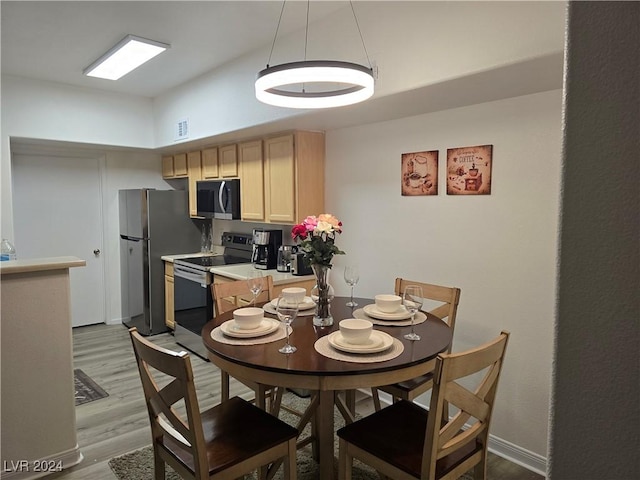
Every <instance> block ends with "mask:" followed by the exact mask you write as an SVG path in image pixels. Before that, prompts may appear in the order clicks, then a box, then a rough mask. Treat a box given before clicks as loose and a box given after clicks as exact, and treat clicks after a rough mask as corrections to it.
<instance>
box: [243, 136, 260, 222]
mask: <svg viewBox="0 0 640 480" xmlns="http://www.w3.org/2000/svg"><path fill="white" fill-rule="evenodd" d="M238 159H239V165H240V184H241V187H240V210H241V213H240V216H241V218H242V220H248V221H260V222H263V221H264V220H265V216H264V165H263V161H262V141H261V140H254V141H251V142H243V143H240V144H239V145H238Z"/></svg>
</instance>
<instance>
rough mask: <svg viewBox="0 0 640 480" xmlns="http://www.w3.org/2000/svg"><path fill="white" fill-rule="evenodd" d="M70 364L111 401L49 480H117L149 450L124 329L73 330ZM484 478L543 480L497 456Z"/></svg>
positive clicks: (208, 397) (84, 411)
mask: <svg viewBox="0 0 640 480" xmlns="http://www.w3.org/2000/svg"><path fill="white" fill-rule="evenodd" d="M148 338H149V339H150V340H152V341H153V342H154V343H157V344H158V345H161V346H163V347H166V348H169V349H172V350H183V348H182V347H180V346H179V345H178V344H176V342H175V341H174V339H173V335H171V334H168V333H167V334H161V335H154V336H152V337H148ZM73 359H74V368H80V369H82V370H83V371H84V372H85V373H86V374H87V375H89V376H90V377H91V378H92V379H93V380H94V381H96V382H97V383H98V385H100V386H101V387H102V388H103V389H105V390H106V391H107V392H108V393H109V396H108V397H106V398H103V399H100V400H96V401H93V402H89V403H86V404H84V405H79V406H78V407H76V422H77V430H78V444H79V445H80V450H81V452H82V454H83V455H84V460H83V461H82V462H81V463H80V464H78V465H76V466H74V467H72V468H69V469H67V470H64V471H62V472H60V473H57V474H54V475H51V476H49V477H47V478H49V479H52V480H53V479H65V480H67V479H68V480H75V479H85V480H89V479H90V480H115V479H116V477H115V475H113V473H112V472H111V469H110V468H109V465H108V463H107V462H108V461H109V460H110V459H111V458H113V457H116V456H119V455H122V454H124V453H127V452H130V451H133V450H137V449H139V448H142V447H145V446H147V445H150V444H151V438H150V436H151V431H150V428H149V418H148V416H147V410H146V407H145V404H144V398H143V394H142V387H141V384H140V377H139V375H138V371H137V369H136V366H135V359H134V356H133V351H132V348H131V341H130V340H129V333H128V331H127V328H126V327H124V326H122V325H104V324H100V325H92V326H88V327H78V328H74V329H73ZM191 359H192V365H193V370H194V377H195V382H196V388H197V394H198V400H199V402H200V408H201V409H205V408H209V407H210V406H212V405H215V404H216V403H218V402H219V401H220V374H219V371H218V369H217V368H216V367H215V366H214V365H212V364H211V363H209V362H205V361H203V360H202V359H200V358H199V357H198V356H197V355H191ZM231 395H232V396H233V395H239V396H241V397H244V398H247V399H249V398H252V396H253V392H251V391H250V390H249V389H247V387H245V386H244V385H242V384H240V383H238V382H235V381H232V382H231ZM357 410H358V412H359V413H361V414H363V415H366V414H368V413H370V412H371V411H373V405H372V403H371V401H370V398H369V397H367V396H365V395H362V397H361V398H359V400H358V403H357ZM488 476H489V479H491V480H542V479H543V477H542V476H540V475H537V474H535V473H533V472H531V471H529V470H527V469H525V468H522V467H520V466H519V465H516V464H514V463H511V462H508V461H507V460H504V459H502V458H500V457H497V456H496V455H491V457H490V461H489V472H488Z"/></svg>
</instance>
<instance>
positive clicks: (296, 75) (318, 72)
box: [255, 0, 375, 108]
mask: <svg viewBox="0 0 640 480" xmlns="http://www.w3.org/2000/svg"><path fill="white" fill-rule="evenodd" d="M285 4H286V0H284V1H283V2H282V9H281V11H280V19H279V20H278V26H277V27H276V33H275V36H274V38H273V44H272V45H271V52H270V53H269V61H270V60H271V55H272V54H273V49H274V47H275V43H276V39H277V37H278V30H279V29H280V22H281V21H282V14H283V12H284V7H285ZM309 4H310V0H307V25H306V33H305V42H304V53H305V54H304V60H302V61H298V62H290V63H283V64H280V65H275V66H273V67H272V66H269V62H267V67H266V68H265V69H264V70H261V71H260V72H258V76H257V79H256V82H255V89H256V98H257V99H258V100H259V101H261V102H263V103H267V104H269V105H275V106H278V107H287V108H332V107H342V106H345V105H352V104H354V103H358V102H362V101H364V100H367V99H368V98H369V97H371V96H372V95H373V90H374V83H375V82H374V77H373V68H372V67H371V66H369V67H365V66H363V65H358V64H357V63H350V62H343V61H337V60H307V33H308V30H309ZM349 5H350V7H351V12H352V13H353V18H354V20H355V24H356V27H357V28H358V33H359V34H360V39H361V40H362V47H363V49H364V53H365V55H367V60H368V59H369V55H368V54H367V49H366V47H365V45H364V39H363V38H362V32H360V26H359V25H358V18H357V17H356V12H355V10H354V8H353V2H352V1H351V0H350V1H349ZM369 65H371V62H369Z"/></svg>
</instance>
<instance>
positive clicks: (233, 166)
mask: <svg viewBox="0 0 640 480" xmlns="http://www.w3.org/2000/svg"><path fill="white" fill-rule="evenodd" d="M237 152H238V149H237V146H236V145H235V144H233V145H225V146H223V147H220V176H221V177H225V178H226V177H237V176H238V154H237Z"/></svg>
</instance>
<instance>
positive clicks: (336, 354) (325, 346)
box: [313, 335, 404, 363]
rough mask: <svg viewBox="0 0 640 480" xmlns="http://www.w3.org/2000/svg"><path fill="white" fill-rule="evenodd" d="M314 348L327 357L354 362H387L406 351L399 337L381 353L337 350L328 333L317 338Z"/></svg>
mask: <svg viewBox="0 0 640 480" xmlns="http://www.w3.org/2000/svg"><path fill="white" fill-rule="evenodd" d="M313 348H315V349H316V352H318V353H319V354H320V355H324V356H325V357H329V358H332V359H333V360H340V361H343V362H354V363H375V362H385V361H387V360H391V359H392V358H396V357H397V356H398V355H400V354H401V353H402V352H403V351H404V345H403V344H402V342H401V341H400V340H398V339H397V338H394V339H393V344H392V345H391V346H390V347H389V349H388V350H385V351H384V352H379V353H347V352H342V351H340V350H336V349H335V348H333V347H332V346H331V344H330V343H329V338H328V335H325V336H323V337H320V338H319V339H318V340H316V343H314V344H313Z"/></svg>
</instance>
